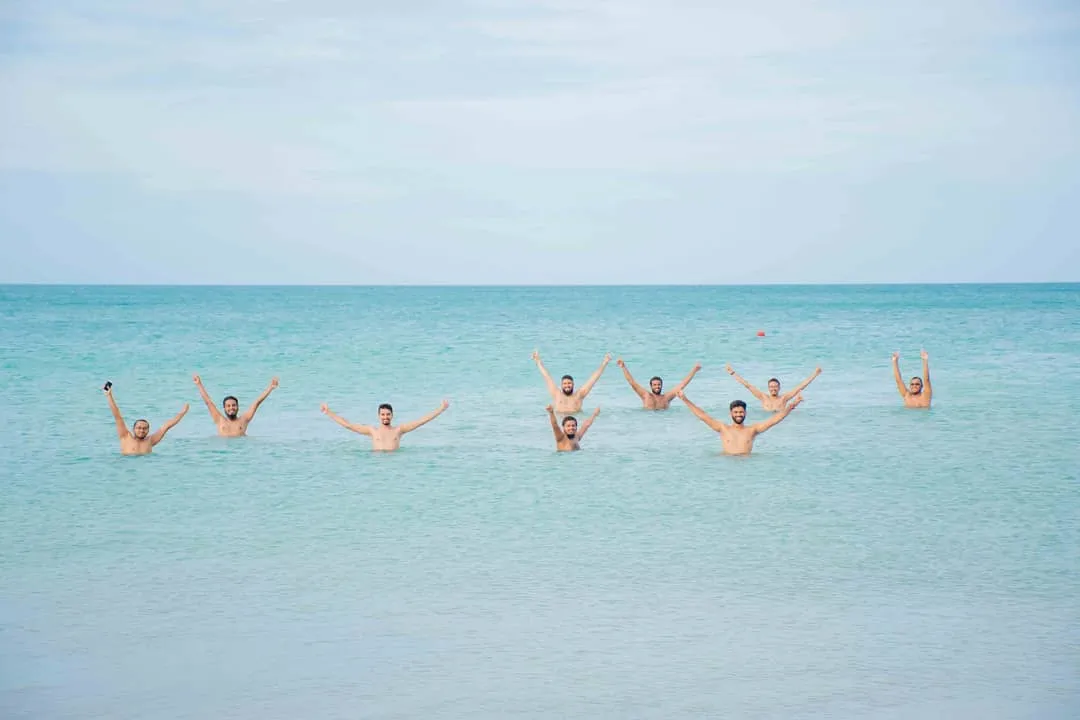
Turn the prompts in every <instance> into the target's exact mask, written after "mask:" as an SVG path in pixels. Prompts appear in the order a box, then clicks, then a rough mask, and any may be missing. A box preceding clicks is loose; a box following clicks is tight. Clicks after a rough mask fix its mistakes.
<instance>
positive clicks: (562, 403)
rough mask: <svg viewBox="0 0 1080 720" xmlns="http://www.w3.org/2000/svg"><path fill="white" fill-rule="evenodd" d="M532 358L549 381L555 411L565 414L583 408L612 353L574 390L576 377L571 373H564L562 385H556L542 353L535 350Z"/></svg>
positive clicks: (546, 380) (545, 380)
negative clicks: (583, 402) (545, 364)
mask: <svg viewBox="0 0 1080 720" xmlns="http://www.w3.org/2000/svg"><path fill="white" fill-rule="evenodd" d="M532 359H533V360H535V361H536V367H538V368H540V374H541V375H543V376H544V382H546V383H547V386H548V392H549V393H551V398H552V400H553V401H554V403H553V405H554V407H555V412H557V413H559V414H560V415H565V414H567V413H572V412H578V411H580V410H581V403H582V401H583V400H585V398H586V397H587V396H588V394H589V393H590V392H592V389H593V385H595V384H596V381H597V380H599V379H600V376H601V375H603V374H604V368H606V367H607V364H608V363H609V362H611V353H608V354H607V355H605V356H604V361H603V362H602V363H600V368H599V369H598V370H597V371H596V372H594V373H593V374H592V377H590V378H589V379H588V380H587V381H586V382H585V384H584V385H582V386H581V389H580V390H574V378H573V377H571V376H570V375H563V376H562V380H561V382H560V385H559V386H558V387H556V385H555V381H554V380H552V379H551V375H549V374H548V371H547V368H545V367H544V363H543V362H542V361H541V360H540V353H539V352H537V351H536V350H533V354H532Z"/></svg>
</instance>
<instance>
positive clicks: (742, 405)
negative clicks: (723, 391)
mask: <svg viewBox="0 0 1080 720" xmlns="http://www.w3.org/2000/svg"><path fill="white" fill-rule="evenodd" d="M735 408H742V409H743V410H745V409H746V403H744V402H743V401H742V400H732V401H731V405H730V406H729V407H728V409H729V410H734V409H735Z"/></svg>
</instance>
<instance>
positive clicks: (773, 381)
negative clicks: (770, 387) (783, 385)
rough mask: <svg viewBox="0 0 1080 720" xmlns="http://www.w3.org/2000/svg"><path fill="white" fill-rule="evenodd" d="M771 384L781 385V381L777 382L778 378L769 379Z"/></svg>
mask: <svg viewBox="0 0 1080 720" xmlns="http://www.w3.org/2000/svg"><path fill="white" fill-rule="evenodd" d="M769 382H771V383H776V384H777V385H779V384H780V381H779V380H777V379H776V378H769ZM766 384H768V383H766Z"/></svg>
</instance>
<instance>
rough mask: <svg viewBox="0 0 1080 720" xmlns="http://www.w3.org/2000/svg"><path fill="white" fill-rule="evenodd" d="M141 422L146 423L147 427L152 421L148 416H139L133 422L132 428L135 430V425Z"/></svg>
mask: <svg viewBox="0 0 1080 720" xmlns="http://www.w3.org/2000/svg"><path fill="white" fill-rule="evenodd" d="M141 422H144V423H146V427H150V421H149V420H147V419H146V418H139V419H138V420H136V421H135V422H133V423H131V429H132V430H134V429H135V426H136V425H138V424H139V423H141Z"/></svg>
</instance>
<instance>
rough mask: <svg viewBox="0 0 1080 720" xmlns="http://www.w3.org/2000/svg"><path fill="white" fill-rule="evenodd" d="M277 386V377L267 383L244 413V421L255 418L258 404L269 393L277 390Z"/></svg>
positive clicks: (260, 403) (268, 395) (261, 402)
mask: <svg viewBox="0 0 1080 720" xmlns="http://www.w3.org/2000/svg"><path fill="white" fill-rule="evenodd" d="M277 386H278V379H277V378H274V379H273V380H271V381H270V384H269V385H267V387H266V389H265V390H263V392H262V395H260V396H259V397H257V398H255V402H253V403H251V407H249V408H248V411H247V412H246V413H244V421H245V422H251V421H252V420H254V419H255V413H256V411H258V409H259V406H260V405H262V404H263V402H264V401H265V400H266V398H268V397H270V393H272V392H274V391H275V390H277Z"/></svg>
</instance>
